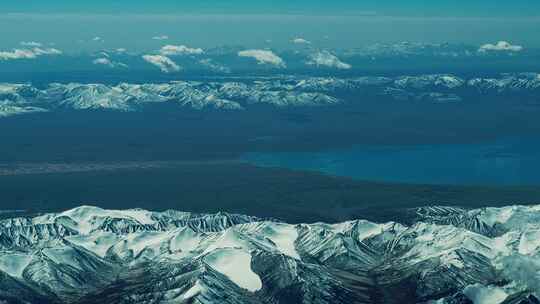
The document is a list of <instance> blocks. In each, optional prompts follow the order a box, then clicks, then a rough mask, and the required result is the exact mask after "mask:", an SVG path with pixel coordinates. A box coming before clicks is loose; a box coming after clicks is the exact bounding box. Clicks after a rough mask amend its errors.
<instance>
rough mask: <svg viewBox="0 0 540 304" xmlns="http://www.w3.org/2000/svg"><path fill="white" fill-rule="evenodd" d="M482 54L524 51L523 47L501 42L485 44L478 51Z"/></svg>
mask: <svg viewBox="0 0 540 304" xmlns="http://www.w3.org/2000/svg"><path fill="white" fill-rule="evenodd" d="M478 50H479V51H480V52H488V51H507V52H520V51H522V50H523V46H521V45H513V44H510V43H509V42H506V41H499V42H497V43H496V44H491V43H488V44H484V45H482V46H481V47H480V49H478Z"/></svg>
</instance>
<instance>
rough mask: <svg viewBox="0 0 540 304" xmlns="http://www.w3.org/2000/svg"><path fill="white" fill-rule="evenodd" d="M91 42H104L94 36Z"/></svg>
mask: <svg viewBox="0 0 540 304" xmlns="http://www.w3.org/2000/svg"><path fill="white" fill-rule="evenodd" d="M92 41H95V42H104V41H105V40H103V38H101V37H99V36H96V37H94V38H92Z"/></svg>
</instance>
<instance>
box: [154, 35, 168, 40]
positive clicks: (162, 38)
mask: <svg viewBox="0 0 540 304" xmlns="http://www.w3.org/2000/svg"><path fill="white" fill-rule="evenodd" d="M152 39H154V40H168V39H169V36H167V35H160V36H154V37H152Z"/></svg>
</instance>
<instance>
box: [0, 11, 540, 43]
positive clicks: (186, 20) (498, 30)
mask: <svg viewBox="0 0 540 304" xmlns="http://www.w3.org/2000/svg"><path fill="white" fill-rule="evenodd" d="M23 3H24V4H23ZM539 12H540V1H539V0H513V1H502V0H490V1H488V0H467V1H463V0H462V1H458V0H453V1H451V0H429V1H428V0H386V1H385V0H332V1H328V0H326V1H322V0H309V1H308V0H273V1H260V0H259V1H255V0H249V1H248V0H229V1H225V0H197V1H186V0H154V1H150V0H92V1H83V0H24V1H22V0H21V1H15V0H9V1H0V37H2V41H0V51H1V50H5V49H10V48H14V47H16V46H18V45H19V44H20V42H21V41H39V42H43V43H50V44H51V45H52V44H54V45H57V46H58V47H60V48H62V49H63V50H65V51H66V52H78V51H83V50H97V49H103V48H129V49H131V50H136V51H140V50H143V51H144V50H152V49H156V48H159V47H160V46H161V44H163V43H171V44H187V45H193V46H196V47H205V48H208V47H213V46H219V45H235V46H237V45H240V46H245V47H270V48H279V47H283V46H287V45H289V46H290V40H291V39H292V38H295V37H303V38H306V39H308V40H310V41H313V42H314V45H315V46H318V47H333V48H349V47H360V46H365V45H369V44H374V43H394V42H402V41H411V42H427V43H443V42H451V43H466V44H474V45H481V44H485V43H496V42H497V41H500V40H505V41H509V42H511V43H515V44H520V45H524V46H525V47H540V36H539V35H538V34H537V32H538V29H539V28H540V14H539ZM10 13H15V14H10ZM159 35H167V36H169V37H170V39H169V40H167V41H156V40H152V39H151V38H152V37H153V36H159ZM94 37H101V38H102V40H100V42H99V43H96V42H93V41H92V39H93V38H94ZM268 41H272V43H271V44H268V43H267V42H268Z"/></svg>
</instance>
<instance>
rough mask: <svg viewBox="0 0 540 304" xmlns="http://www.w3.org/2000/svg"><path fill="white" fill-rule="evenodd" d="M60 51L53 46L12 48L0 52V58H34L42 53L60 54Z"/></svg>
mask: <svg viewBox="0 0 540 304" xmlns="http://www.w3.org/2000/svg"><path fill="white" fill-rule="evenodd" d="M60 54H62V51H60V50H58V49H53V48H39V47H36V48H33V49H14V50H12V51H2V52H0V60H15V59H35V58H37V57H39V56H43V55H60Z"/></svg>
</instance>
